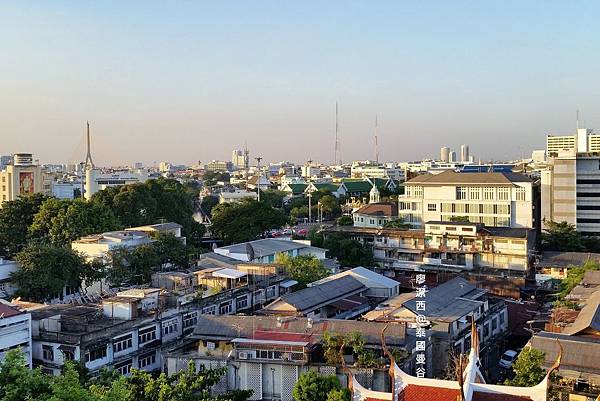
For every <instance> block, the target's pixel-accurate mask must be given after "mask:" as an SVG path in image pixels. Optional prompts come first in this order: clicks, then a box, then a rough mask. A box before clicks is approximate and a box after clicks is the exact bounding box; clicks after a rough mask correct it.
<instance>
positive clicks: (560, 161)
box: [541, 151, 600, 234]
mask: <svg viewBox="0 0 600 401" xmlns="http://www.w3.org/2000/svg"><path fill="white" fill-rule="evenodd" d="M598 166H600V154H598V153H576V152H574V151H570V152H559V153H558V155H557V156H554V157H549V158H548V168H547V169H546V170H543V171H542V172H541V194H542V202H541V203H542V204H541V215H542V221H544V220H546V221H554V222H563V221H566V222H567V223H570V224H573V225H575V227H576V228H577V231H579V232H582V233H587V234H600V187H599V186H598V184H600V169H599V168H598Z"/></svg>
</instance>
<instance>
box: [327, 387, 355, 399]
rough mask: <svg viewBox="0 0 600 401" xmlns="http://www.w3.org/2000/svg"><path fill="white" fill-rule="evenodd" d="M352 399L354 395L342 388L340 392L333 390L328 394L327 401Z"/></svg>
mask: <svg viewBox="0 0 600 401" xmlns="http://www.w3.org/2000/svg"><path fill="white" fill-rule="evenodd" d="M351 398H352V393H351V392H350V390H348V389H347V388H342V389H339V390H331V391H330V392H329V393H328V394H327V401H350V400H351Z"/></svg>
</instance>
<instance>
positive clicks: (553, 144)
mask: <svg viewBox="0 0 600 401" xmlns="http://www.w3.org/2000/svg"><path fill="white" fill-rule="evenodd" d="M546 151H547V153H548V156H550V155H551V154H554V155H558V153H559V152H563V151H576V152H600V134H594V131H593V130H592V129H588V128H578V129H577V131H576V132H575V134H573V135H547V136H546Z"/></svg>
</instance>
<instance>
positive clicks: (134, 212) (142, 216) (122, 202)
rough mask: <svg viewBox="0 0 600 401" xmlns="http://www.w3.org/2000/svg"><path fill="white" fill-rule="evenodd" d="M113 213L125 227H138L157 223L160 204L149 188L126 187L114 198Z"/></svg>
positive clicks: (142, 186) (135, 185)
mask: <svg viewBox="0 0 600 401" xmlns="http://www.w3.org/2000/svg"><path fill="white" fill-rule="evenodd" d="M112 203H113V207H114V208H113V209H112V210H113V212H114V213H115V215H116V216H118V218H119V220H120V221H121V224H123V226H124V227H136V226H142V225H146V224H153V223H155V222H156V215H157V210H158V204H157V201H156V199H154V197H153V196H152V193H151V192H150V189H149V188H148V186H146V185H144V184H132V185H125V186H123V188H121V190H120V191H119V192H118V193H117V194H116V195H115V196H114V198H113V200H112Z"/></svg>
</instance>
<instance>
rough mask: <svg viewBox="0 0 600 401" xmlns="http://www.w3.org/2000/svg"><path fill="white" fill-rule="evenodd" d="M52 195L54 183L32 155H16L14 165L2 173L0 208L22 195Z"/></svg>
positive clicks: (7, 167)
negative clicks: (35, 162) (4, 203)
mask: <svg viewBox="0 0 600 401" xmlns="http://www.w3.org/2000/svg"><path fill="white" fill-rule="evenodd" d="M37 193H43V194H46V195H51V194H52V183H51V181H50V179H49V177H48V176H46V174H45V173H44V171H43V170H42V167H41V166H40V165H39V164H34V160H33V155H32V154H31V153H15V154H14V155H13V160H12V164H9V165H7V166H6V168H5V169H4V170H1V171H0V207H1V206H2V203H3V202H6V201H12V200H15V199H17V198H18V197H19V196H21V195H23V196H24V195H32V194H37Z"/></svg>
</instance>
